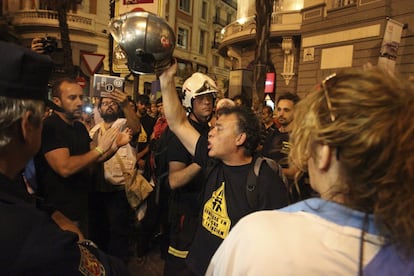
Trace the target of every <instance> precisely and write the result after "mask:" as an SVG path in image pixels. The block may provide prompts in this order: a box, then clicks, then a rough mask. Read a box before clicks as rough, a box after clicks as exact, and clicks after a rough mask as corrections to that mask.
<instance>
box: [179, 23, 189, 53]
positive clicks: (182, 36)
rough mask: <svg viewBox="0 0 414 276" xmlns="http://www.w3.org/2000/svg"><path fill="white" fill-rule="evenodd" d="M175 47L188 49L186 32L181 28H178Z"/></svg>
mask: <svg viewBox="0 0 414 276" xmlns="http://www.w3.org/2000/svg"><path fill="white" fill-rule="evenodd" d="M177 47H179V48H183V49H187V48H188V30H187V29H184V28H182V27H178V33H177Z"/></svg>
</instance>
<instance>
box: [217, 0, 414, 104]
mask: <svg viewBox="0 0 414 276" xmlns="http://www.w3.org/2000/svg"><path fill="white" fill-rule="evenodd" d="M241 2H243V7H244V8H243V10H242V9H240V8H239V10H238V18H237V20H236V21H235V22H232V23H231V24H230V25H227V26H226V27H225V29H224V32H223V36H222V43H221V45H220V47H219V53H220V54H221V55H223V56H224V57H227V58H229V59H230V60H232V69H233V70H234V69H238V70H240V69H241V70H249V69H250V68H249V67H250V66H251V63H252V62H253V60H254V55H255V48H256V45H255V40H254V39H255V35H256V32H255V28H256V25H255V18H254V16H255V8H254V5H255V1H254V0H250V1H245V0H242V1H239V7H240V5H241ZM413 14H414V3H412V2H411V1H408V0H396V1H394V0H393V1H390V0H292V1H286V0H285V1H283V0H275V1H273V12H272V17H271V18H272V19H271V26H270V58H269V59H270V63H271V65H272V66H273V68H274V71H275V76H276V80H275V84H276V85H275V92H276V94H277V93H281V92H284V91H289V92H294V93H298V94H300V95H304V94H306V93H307V92H308V91H310V89H312V88H313V87H314V86H315V84H316V83H317V82H318V81H321V80H322V79H323V78H324V77H326V76H327V75H329V74H330V73H332V72H334V71H337V70H340V69H341V68H345V67H362V66H363V65H365V64H367V63H371V64H372V65H377V64H382V61H383V60H387V61H386V62H385V64H386V65H387V66H389V67H390V68H391V69H392V70H394V71H395V72H396V73H397V74H400V75H402V76H403V77H405V78H409V77H412V76H414V58H413V53H414V16H413ZM390 32H391V34H390ZM384 47H385V48H391V52H392V54H391V57H390V55H388V54H387V50H386V49H385V51H384ZM384 52H385V54H384ZM380 56H382V57H384V56H385V57H388V59H383V58H380ZM240 83H243V80H240V78H237V79H236V80H235V81H234V82H232V79H231V77H230V87H232V86H236V87H242V86H243V84H240ZM230 89H231V88H230ZM238 89H239V90H240V91H239V92H240V93H242V89H241V88H238ZM236 90H237V89H236ZM235 93H236V92H235ZM274 97H275V94H273V95H272V98H274Z"/></svg>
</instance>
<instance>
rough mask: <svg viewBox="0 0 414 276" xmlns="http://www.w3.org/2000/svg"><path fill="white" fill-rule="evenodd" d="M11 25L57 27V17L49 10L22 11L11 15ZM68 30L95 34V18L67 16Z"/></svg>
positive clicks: (76, 15)
mask: <svg viewBox="0 0 414 276" xmlns="http://www.w3.org/2000/svg"><path fill="white" fill-rule="evenodd" d="M11 16H12V18H13V20H12V24H13V25H14V26H16V27H23V26H33V27H36V26H49V27H58V24H59V23H58V15H57V12H55V11H50V10H23V11H16V12H14V13H13V14H11ZM67 21H68V25H69V29H70V30H79V31H83V32H87V33H95V18H94V15H91V14H74V13H68V14H67Z"/></svg>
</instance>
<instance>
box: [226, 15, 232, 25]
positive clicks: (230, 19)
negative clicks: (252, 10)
mask: <svg viewBox="0 0 414 276" xmlns="http://www.w3.org/2000/svg"><path fill="white" fill-rule="evenodd" d="M232 21H233V20H232V18H231V13H228V14H227V25H229V24H230V23H231V22H232Z"/></svg>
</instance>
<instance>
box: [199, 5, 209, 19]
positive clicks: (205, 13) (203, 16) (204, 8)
mask: <svg viewBox="0 0 414 276" xmlns="http://www.w3.org/2000/svg"><path fill="white" fill-rule="evenodd" d="M207 17H208V3H207V2H206V1H203V4H202V7H201V19H204V20H206V19H207Z"/></svg>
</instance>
